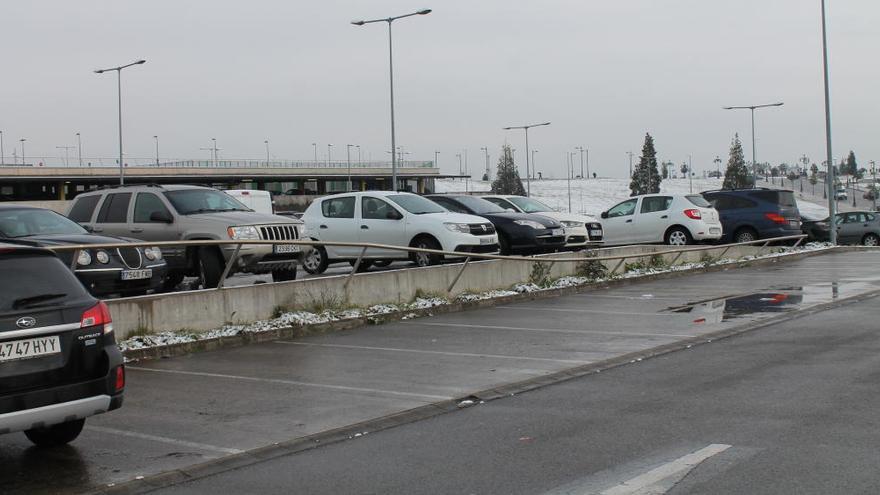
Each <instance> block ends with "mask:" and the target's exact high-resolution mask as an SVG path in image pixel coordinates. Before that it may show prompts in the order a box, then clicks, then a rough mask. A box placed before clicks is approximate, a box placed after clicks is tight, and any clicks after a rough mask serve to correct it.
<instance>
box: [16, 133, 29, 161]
mask: <svg viewBox="0 0 880 495" xmlns="http://www.w3.org/2000/svg"><path fill="white" fill-rule="evenodd" d="M25 141H27V138H21V139H19V140H18V142H19V143H21V164H22V165H25V161H24V142H25Z"/></svg>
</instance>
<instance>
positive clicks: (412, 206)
mask: <svg viewBox="0 0 880 495" xmlns="http://www.w3.org/2000/svg"><path fill="white" fill-rule="evenodd" d="M388 199H390V200H391V201H394V202H395V203H397V204H398V205H399V206H400V207H401V208H403V209H404V210H406V211H408V212H410V213H412V214H413V215H424V214H425V213H443V212H444V211H446V209H445V208H443V207H442V206H440V205H438V204H437V203H435V202H433V201H431V200H429V199H425V198H423V197H421V196H416V195H415V194H395V195H393V196H388Z"/></svg>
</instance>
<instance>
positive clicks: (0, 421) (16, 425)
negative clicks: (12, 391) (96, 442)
mask: <svg viewBox="0 0 880 495" xmlns="http://www.w3.org/2000/svg"><path fill="white" fill-rule="evenodd" d="M115 402H116V403H115V404H114V397H112V396H110V395H96V396H94V397H86V398H84V399H77V400H72V401H68V402H61V403H59V404H51V405H48V406H43V407H35V408H33V409H24V410H21V411H15V412H10V413H6V414H0V434H2V433H12V432H16V431H24V430H30V429H32V428H43V427H46V426H52V425H57V424H60V423H65V422H67V421H73V420H76V419H85V418H88V417H89V416H94V415H96V414H101V413H105V412H107V411H109V410H111V409H112V408H113V407H112V406H114V405H115V407H119V406H120V405H121V404H122V395H121V394H120V395H119V397H118V398H117V399H116V401H115Z"/></svg>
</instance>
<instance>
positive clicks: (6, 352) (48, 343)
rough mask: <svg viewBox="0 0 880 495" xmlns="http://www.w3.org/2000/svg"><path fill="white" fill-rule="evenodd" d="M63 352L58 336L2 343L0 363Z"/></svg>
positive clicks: (0, 344)
mask: <svg viewBox="0 0 880 495" xmlns="http://www.w3.org/2000/svg"><path fill="white" fill-rule="evenodd" d="M59 352H61V342H60V341H59V340H58V336H56V335H53V336H52V337H37V338H34V339H25V340H13V341H12V342H0V363H2V362H4V361H14V360H16V359H29V358H35V357H39V356H46V355H49V354H58V353H59Z"/></svg>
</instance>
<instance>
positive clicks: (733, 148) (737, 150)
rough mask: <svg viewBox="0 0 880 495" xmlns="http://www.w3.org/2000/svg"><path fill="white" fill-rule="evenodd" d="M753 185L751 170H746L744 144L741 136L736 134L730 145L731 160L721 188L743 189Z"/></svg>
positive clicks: (728, 162)
mask: <svg viewBox="0 0 880 495" xmlns="http://www.w3.org/2000/svg"><path fill="white" fill-rule="evenodd" d="M751 185H752V180H751V178H750V177H749V170H748V169H747V168H746V159H745V157H744V156H743V148H742V142H740V140H739V134H736V135H735V136H734V138H733V142H731V144H730V158H729V159H728V161H727V171H726V172H724V184H723V185H722V186H721V188H722V189H742V188H745V187H750V186H751Z"/></svg>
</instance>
